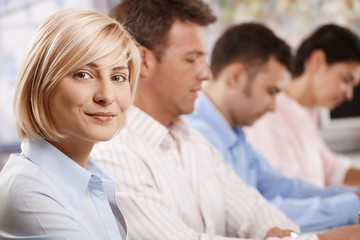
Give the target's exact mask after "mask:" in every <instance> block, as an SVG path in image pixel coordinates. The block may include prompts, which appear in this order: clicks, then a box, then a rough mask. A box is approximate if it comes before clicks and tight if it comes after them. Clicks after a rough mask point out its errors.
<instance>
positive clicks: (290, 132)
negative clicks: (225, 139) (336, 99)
mask: <svg viewBox="0 0 360 240" xmlns="http://www.w3.org/2000/svg"><path fill="white" fill-rule="evenodd" d="M314 116H315V114H314V111H311V110H308V109H307V108H304V107H303V106H301V105H300V104H299V103H298V102H297V101H295V100H294V99H292V98H291V97H289V96H288V95H287V94H286V93H279V94H278V95H277V97H276V111H275V112H272V113H267V114H266V115H265V116H263V117H262V118H261V119H259V120H258V121H257V122H256V123H255V124H254V126H252V127H250V128H246V129H245V132H246V135H247V137H248V140H249V141H250V143H251V144H253V146H254V147H255V148H256V149H257V150H259V151H260V152H261V153H262V154H263V155H264V156H265V158H266V159H267V160H268V161H269V162H270V163H271V164H272V165H273V166H274V167H275V168H277V169H279V170H280V171H281V172H283V173H284V174H285V175H286V176H289V177H297V178H301V179H304V180H307V181H309V182H311V183H313V184H315V185H317V186H326V185H329V184H334V183H342V182H343V179H344V177H345V174H346V172H347V170H348V169H349V167H350V160H349V159H347V158H346V157H345V156H342V155H339V154H336V153H334V152H332V151H331V150H330V149H329V147H328V146H327V145H326V143H325V142H324V140H323V139H322V137H321V134H320V131H319V129H318V128H317V125H316V122H315V118H314Z"/></svg>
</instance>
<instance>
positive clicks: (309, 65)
mask: <svg viewBox="0 0 360 240" xmlns="http://www.w3.org/2000/svg"><path fill="white" fill-rule="evenodd" d="M324 64H325V65H326V64H327V63H326V54H325V52H324V51H323V50H321V49H315V50H314V51H312V53H311V54H310V56H309V58H308V59H307V60H306V62H305V66H304V67H305V70H306V71H309V72H316V71H317V70H319V69H320V68H321V67H322V66H323V65H324Z"/></svg>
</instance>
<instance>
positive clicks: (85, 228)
mask: <svg viewBox="0 0 360 240" xmlns="http://www.w3.org/2000/svg"><path fill="white" fill-rule="evenodd" d="M21 149H22V153H21V155H15V154H12V155H11V156H10V158H9V160H8V161H7V163H6V164H5V166H4V168H3V170H2V171H1V173H0V193H1V201H0V202H1V203H0V239H19V238H21V239H124V240H125V239H126V235H127V234H126V231H127V229H126V224H125V221H124V218H123V215H122V214H121V212H120V209H119V208H118V207H117V205H116V201H115V181H114V179H112V178H111V177H110V176H109V175H107V173H106V172H105V171H103V170H102V169H101V168H100V167H99V166H98V165H96V163H95V162H94V160H93V159H91V158H89V160H88V165H87V169H85V168H83V167H81V166H80V165H78V164H77V163H75V162H74V161H73V160H71V159H70V158H68V157H67V156H66V155H65V154H63V153H62V152H61V151H59V150H58V149H57V148H55V147H54V146H53V145H51V144H50V143H49V142H47V141H45V140H36V141H28V140H27V141H24V142H23V143H22V144H21Z"/></svg>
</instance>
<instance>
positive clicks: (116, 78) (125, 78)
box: [111, 75, 128, 82]
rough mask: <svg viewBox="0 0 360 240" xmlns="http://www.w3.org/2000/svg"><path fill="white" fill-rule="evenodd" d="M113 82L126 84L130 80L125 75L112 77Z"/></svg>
mask: <svg viewBox="0 0 360 240" xmlns="http://www.w3.org/2000/svg"><path fill="white" fill-rule="evenodd" d="M111 80H113V81H116V82H126V81H127V80H128V79H127V77H126V76H124V75H115V76H113V77H111Z"/></svg>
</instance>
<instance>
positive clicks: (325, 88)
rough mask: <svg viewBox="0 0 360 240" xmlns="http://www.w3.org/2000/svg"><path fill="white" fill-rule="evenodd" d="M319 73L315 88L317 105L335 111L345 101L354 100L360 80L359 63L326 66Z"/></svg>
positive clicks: (340, 63)
mask: <svg viewBox="0 0 360 240" xmlns="http://www.w3.org/2000/svg"><path fill="white" fill-rule="evenodd" d="M318 72H319V74H318V75H317V79H318V80H315V81H314V86H313V88H314V93H315V96H314V97H315V101H316V104H317V105H319V106H322V107H326V108H328V109H334V108H335V107H337V106H338V105H340V104H341V103H343V102H344V101H350V100H351V99H352V98H353V90H354V87H355V86H356V85H357V84H359V80H360V64H359V63H357V62H339V63H335V64H331V65H327V64H324V65H323V66H322V67H321V69H319V70H318Z"/></svg>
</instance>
